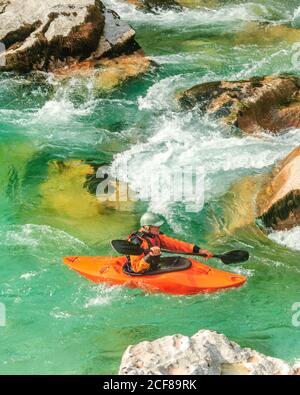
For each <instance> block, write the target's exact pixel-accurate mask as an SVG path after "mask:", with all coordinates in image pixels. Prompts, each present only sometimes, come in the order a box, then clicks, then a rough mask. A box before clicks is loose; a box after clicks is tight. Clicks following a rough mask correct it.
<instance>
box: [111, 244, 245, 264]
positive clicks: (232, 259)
mask: <svg viewBox="0 0 300 395" xmlns="http://www.w3.org/2000/svg"><path fill="white" fill-rule="evenodd" d="M111 245H112V247H113V248H114V249H115V250H116V251H117V252H118V253H119V254H122V255H141V254H143V253H146V254H147V253H148V252H149V250H144V249H143V248H141V247H140V246H138V245H135V244H133V243H131V242H130V241H127V240H113V241H112V242H111ZM161 251H162V252H166V253H171V254H178V255H191V256H196V255H197V256H203V257H206V255H205V254H196V253H192V252H191V253H190V252H181V251H169V250H164V249H161ZM213 258H218V259H221V261H222V262H223V263H224V264H225V265H230V264H233V263H241V262H246V261H247V260H248V259H249V252H248V251H243V250H234V251H229V252H225V253H224V254H216V255H213Z"/></svg>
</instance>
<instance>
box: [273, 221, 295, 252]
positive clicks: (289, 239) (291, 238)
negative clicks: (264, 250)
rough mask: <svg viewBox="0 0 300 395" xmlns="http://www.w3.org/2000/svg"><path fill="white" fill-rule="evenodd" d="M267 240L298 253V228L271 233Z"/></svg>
mask: <svg viewBox="0 0 300 395" xmlns="http://www.w3.org/2000/svg"><path fill="white" fill-rule="evenodd" d="M269 238H270V239H271V240H272V241H275V243H278V244H280V245H283V246H284V247H287V248H290V249H291V250H296V251H300V226H296V227H295V228H292V229H290V230H284V231H277V232H272V233H270V234H269Z"/></svg>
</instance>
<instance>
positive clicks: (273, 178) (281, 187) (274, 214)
mask: <svg viewBox="0 0 300 395" xmlns="http://www.w3.org/2000/svg"><path fill="white" fill-rule="evenodd" d="M257 211H258V212H257V214H258V217H259V218H260V219H261V220H262V221H263V223H264V224H265V225H266V226H267V227H269V228H272V229H275V230H285V229H291V228H293V227H294V226H297V225H300V147H298V148H296V149H295V150H294V151H292V152H291V153H290V155H288V157H287V158H286V159H284V160H283V161H282V162H281V163H280V164H279V165H278V166H277V167H276V168H275V170H274V171H273V172H272V174H271V175H270V176H269V177H268V178H267V180H266V182H265V183H264V186H263V188H262V190H261V192H260V193H259V194H258V197H257Z"/></svg>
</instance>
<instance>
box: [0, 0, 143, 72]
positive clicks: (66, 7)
mask: <svg viewBox="0 0 300 395" xmlns="http://www.w3.org/2000/svg"><path fill="white" fill-rule="evenodd" d="M134 35H135V32H134V30H133V29H132V28H131V27H130V26H128V25H127V24H126V23H125V22H123V21H121V20H120V17H119V16H118V14H116V13H115V12H114V11H112V10H108V9H106V8H105V7H104V5H103V4H102V2H101V1H100V0H47V1H43V0H31V1H26V2H24V1H23V0H2V1H1V2H0V42H2V43H3V44H4V45H5V47H6V50H5V52H2V53H1V54H0V69H2V70H8V71H10V70H15V71H20V72H27V71H32V70H43V71H56V70H57V69H61V68H65V67H66V66H71V65H72V66H74V64H76V65H78V64H80V63H81V62H82V61H84V60H89V62H90V63H89V64H90V66H93V65H94V63H93V62H97V61H99V59H103V58H104V57H110V58H111V57H116V56H119V55H124V54H133V53H135V52H136V51H139V50H141V49H140V46H139V45H138V44H137V43H136V41H135V40H134Z"/></svg>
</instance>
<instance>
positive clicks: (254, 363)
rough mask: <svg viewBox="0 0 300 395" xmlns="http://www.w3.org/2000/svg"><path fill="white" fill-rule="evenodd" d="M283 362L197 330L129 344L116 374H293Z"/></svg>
mask: <svg viewBox="0 0 300 395" xmlns="http://www.w3.org/2000/svg"><path fill="white" fill-rule="evenodd" d="M294 373H295V371H294V369H293V368H292V367H291V366H289V365H288V364H287V363H286V362H284V361H282V360H280V359H276V358H271V357H267V356H265V355H263V354H260V353H259V352H257V351H254V350H251V349H250V348H241V347H240V346H239V345H238V344H237V343H234V342H232V341H230V340H228V339H227V338H226V336H224V335H222V334H219V333H217V332H214V331H210V330H200V331H199V332H198V333H196V334H195V335H194V336H192V337H188V336H183V335H173V336H166V337H162V338H160V339H157V340H154V341H152V342H149V341H144V342H141V343H139V344H137V345H135V346H129V347H128V348H127V350H126V351H125V353H124V355H123V358H122V362H121V366H120V370H119V374H130V375H146V374H147V375H155V374H163V375H166V374H172V375H176V374H180V375H190V374H194V375H228V374H234V375H275V374H276V375H282V374H294Z"/></svg>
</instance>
